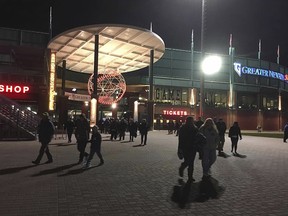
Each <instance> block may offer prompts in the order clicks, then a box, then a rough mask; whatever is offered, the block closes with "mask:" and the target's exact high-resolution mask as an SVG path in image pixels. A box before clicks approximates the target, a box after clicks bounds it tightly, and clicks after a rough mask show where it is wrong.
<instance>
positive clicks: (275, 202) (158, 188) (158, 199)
mask: <svg viewBox="0 0 288 216" xmlns="http://www.w3.org/2000/svg"><path fill="white" fill-rule="evenodd" d="M102 136H103V143H102V153H103V157H104V160H105V164H104V165H103V166H99V167H97V166H94V167H93V168H91V169H88V170H83V169H82V166H81V165H78V164H77V161H78V152H77V149H76V144H75V140H73V142H72V144H68V143H67V140H66V139H62V137H61V136H60V138H58V139H55V140H53V141H52V143H51V145H50V151H51V153H52V154H53V157H54V162H53V163H51V164H40V165H38V166H35V165H33V164H32V163H31V161H32V160H34V159H35V158H36V156H37V154H38V151H39V148H40V144H39V142H38V141H17V142H14V141H2V142H0V152H1V157H0V175H1V176H0V194H1V196H0V214H1V215H3V216H46V215H47V216H48V215H50V216H58V215H59V216H66V215H67V216H68V215H75V216H82V215H83V216H84V215H89V216H91V215H101V216H102V215H103V216H128V215H131V216H146V215H151V216H152V215H153V216H155V215H161V216H166V215H210V216H214V215H225V216H226V215H227V216H228V215H231V216H234V215H239V216H240V215H245V216H247V215H251V216H252V215H253V216H255V215H265V216H266V215H271V216H272V215H275V216H276V215H277V216H278V215H282V216H284V215H285V216H286V215H288V195H287V194H288V186H287V178H288V171H287V167H288V143H283V140H282V139H276V138H261V137H252V136H243V140H241V141H239V144H238V149H239V150H238V152H239V153H240V154H241V155H240V157H236V156H233V155H232V154H231V152H230V140H229V139H228V137H226V142H225V146H224V147H225V152H226V154H227V157H226V158H224V157H217V161H216V163H215V164H214V166H213V168H212V177H213V180H214V183H215V182H216V183H217V189H219V193H218V196H217V197H215V198H214V199H208V200H202V201H199V200H197V199H194V198H193V197H195V196H196V195H197V193H199V187H200V181H201V178H202V169H201V161H200V160H199V159H198V158H197V159H196V160H195V171H194V178H195V179H196V181H195V182H194V183H193V184H192V185H190V186H189V187H188V190H189V192H190V193H189V196H187V197H186V198H185V202H180V201H181V199H182V198H183V197H182V196H183V194H184V193H183V190H187V185H186V187H185V185H184V184H183V182H182V183H181V181H179V176H178V167H179V165H180V163H181V161H180V160H179V159H178V158H177V155H176V151H177V137H176V136H175V135H174V134H173V135H167V131H152V132H149V134H148V142H147V143H148V144H147V145H146V146H145V147H133V146H134V145H138V144H140V137H139V136H138V137H137V138H136V139H135V141H134V142H128V141H127V140H128V135H126V140H125V141H113V142H111V141H110V140H109V137H108V135H107V134H103V135H102ZM88 149H89V145H88V148H87V150H88ZM46 160H47V158H46V156H45V155H44V157H43V161H42V162H43V163H44V162H45V161H46ZM92 162H93V163H94V165H97V164H98V162H99V160H98V158H97V156H96V155H95V157H94V159H93V161H92ZM185 174H186V175H185V176H184V181H186V180H187V172H186V173H185ZM179 200H180V201H179Z"/></svg>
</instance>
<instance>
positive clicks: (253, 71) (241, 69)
mask: <svg viewBox="0 0 288 216" xmlns="http://www.w3.org/2000/svg"><path fill="white" fill-rule="evenodd" d="M234 70H235V72H236V73H237V74H238V75H239V76H240V77H241V75H242V74H248V75H254V76H262V77H269V78H274V79H279V80H282V81H286V80H288V74H282V73H279V72H276V71H272V70H266V69H261V68H253V67H247V66H242V65H241V64H240V63H236V62H235V63H234Z"/></svg>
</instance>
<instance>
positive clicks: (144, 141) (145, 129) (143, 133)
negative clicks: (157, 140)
mask: <svg viewBox="0 0 288 216" xmlns="http://www.w3.org/2000/svg"><path fill="white" fill-rule="evenodd" d="M138 128H139V132H140V135H141V145H146V144H147V135H148V129H149V127H148V124H147V121H146V119H142V121H141V122H140V124H139V126H138Z"/></svg>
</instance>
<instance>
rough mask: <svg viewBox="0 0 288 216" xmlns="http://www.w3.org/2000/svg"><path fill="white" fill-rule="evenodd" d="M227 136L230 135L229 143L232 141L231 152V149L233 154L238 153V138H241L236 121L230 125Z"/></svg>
mask: <svg viewBox="0 0 288 216" xmlns="http://www.w3.org/2000/svg"><path fill="white" fill-rule="evenodd" d="M228 136H229V137H230V139H231V143H232V148H231V152H233V150H234V153H233V154H238V153H237V144H238V140H239V138H240V140H241V139H242V135H241V129H240V127H239V125H238V122H234V124H233V125H232V127H230V129H229V134H228Z"/></svg>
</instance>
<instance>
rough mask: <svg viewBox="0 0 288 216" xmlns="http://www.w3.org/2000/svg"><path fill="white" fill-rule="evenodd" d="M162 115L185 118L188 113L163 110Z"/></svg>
mask: <svg viewBox="0 0 288 216" xmlns="http://www.w3.org/2000/svg"><path fill="white" fill-rule="evenodd" d="M163 115H177V116H187V115H188V113H187V111H183V110H163Z"/></svg>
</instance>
